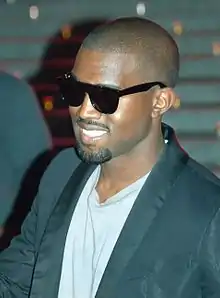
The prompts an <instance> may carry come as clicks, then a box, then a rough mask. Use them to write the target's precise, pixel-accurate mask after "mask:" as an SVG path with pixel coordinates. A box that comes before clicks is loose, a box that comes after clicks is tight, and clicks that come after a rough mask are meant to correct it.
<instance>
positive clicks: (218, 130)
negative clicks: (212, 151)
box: [215, 121, 220, 137]
mask: <svg viewBox="0 0 220 298" xmlns="http://www.w3.org/2000/svg"><path fill="white" fill-rule="evenodd" d="M215 128H216V133H217V136H218V137H220V121H218V122H217V123H216V126H215Z"/></svg>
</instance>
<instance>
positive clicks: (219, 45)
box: [212, 42, 220, 56]
mask: <svg viewBox="0 0 220 298" xmlns="http://www.w3.org/2000/svg"><path fill="white" fill-rule="evenodd" d="M212 52H213V54H214V55H215V56H219V55H220V42H213V44H212Z"/></svg>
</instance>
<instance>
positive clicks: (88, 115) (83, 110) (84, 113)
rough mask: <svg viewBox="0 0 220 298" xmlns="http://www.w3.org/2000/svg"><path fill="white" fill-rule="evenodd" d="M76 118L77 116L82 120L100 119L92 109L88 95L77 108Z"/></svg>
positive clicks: (98, 113) (98, 114)
mask: <svg viewBox="0 0 220 298" xmlns="http://www.w3.org/2000/svg"><path fill="white" fill-rule="evenodd" d="M77 116H79V117H81V118H83V119H100V118H101V113H100V112H99V111H97V110H96V109H95V108H94V107H93V105H92V103H91V100H90V98H89V95H88V94H86V96H85V99H84V101H83V103H82V104H81V106H80V107H79V109H78V113H77Z"/></svg>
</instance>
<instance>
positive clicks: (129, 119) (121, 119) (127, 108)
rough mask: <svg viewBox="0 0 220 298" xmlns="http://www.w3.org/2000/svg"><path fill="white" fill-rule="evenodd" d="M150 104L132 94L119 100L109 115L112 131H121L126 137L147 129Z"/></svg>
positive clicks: (149, 119) (150, 109)
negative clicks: (116, 107) (114, 110)
mask: <svg viewBox="0 0 220 298" xmlns="http://www.w3.org/2000/svg"><path fill="white" fill-rule="evenodd" d="M151 113H152V106H151V105H150V104H149V103H148V101H147V100H143V98H138V96H136V97H135V96H132V97H131V98H122V99H120V101H119V106H118V109H117V111H116V112H115V113H114V114H113V115H112V116H111V122H112V126H113V128H114V131H116V130H117V132H118V133H119V131H120V133H123V135H124V136H126V137H127V138H129V137H134V135H135V134H140V133H144V131H145V130H148V128H149V127H148V126H149V125H150V122H151Z"/></svg>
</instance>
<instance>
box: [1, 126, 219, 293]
mask: <svg viewBox="0 0 220 298" xmlns="http://www.w3.org/2000/svg"><path fill="white" fill-rule="evenodd" d="M164 134H165V138H167V139H168V140H169V142H168V144H167V145H166V146H165V150H164V152H163V153H162V154H161V157H160V159H159V161H158V162H157V164H156V165H155V166H154V168H153V170H152V172H151V174H150V175H149V177H148V179H147V181H146V183H145V185H144V186H143V188H142V190H141V192H140V193H139V196H138V198H137V200H136V202H135V204H134V206H133V208H132V211H131V213H130V214H129V217H128V218H127V221H126V223H125V225H124V228H123V230H122V232H121V234H120V237H119V239H118V241H117V243H116V246H115V248H114V250H113V252H112V255H111V258H110V260H109V263H108V265H107V268H106V270H105V273H104V276H103V278H102V280H101V283H100V286H99V288H98V291H97V294H96V298H125V297H126V298H146V297H147V298H207V297H209V298H211V297H212V298H219V297H220V212H219V207H220V183H219V180H218V179H217V178H216V177H215V176H214V175H212V174H211V173H210V172H209V171H207V170H206V169H205V168H203V167H202V166H201V165H199V164H197V163H196V162H195V161H194V160H192V159H191V158H189V156H188V155H187V154H186V153H185V152H184V151H183V150H182V149H181V148H180V147H179V145H178V143H177V141H176V138H175V134H174V132H173V130H172V129H171V128H169V127H165V129H164ZM78 164H79V161H78V159H77V158H76V156H75V155H74V151H73V150H72V149H68V150H65V151H63V152H62V153H61V154H60V155H59V156H58V157H57V158H56V159H55V160H54V161H53V162H52V164H51V165H50V166H49V168H48V170H47V172H46V173H45V175H44V177H43V179H42V182H41V184H40V187H39V193H38V197H37V198H36V200H35V202H34V204H33V207H32V210H31V212H30V214H29V215H28V217H27V219H26V221H25V223H24V225H23V229H22V234H21V235H20V236H19V237H17V238H16V239H14V240H13V242H12V244H11V247H10V248H9V249H7V250H6V251H4V252H3V253H2V254H1V255H0V298H14V297H16V298H24V297H31V298H43V297H44V298H56V297H57V293H58V288H59V280H60V274H61V265H62V258H63V251H64V245H65V238H66V234H67V231H68V227H69V224H70V221H71V218H72V214H73V212H74V208H75V206H76V203H77V200H78V198H79V195H80V193H81V191H82V189H83V187H84V185H85V183H86V181H87V179H88V178H89V176H90V174H91V173H92V171H93V170H94V168H95V166H91V165H87V164H83V163H81V164H80V165H79V166H78V167H77V165H78ZM137 166H138V165H137ZM76 167H77V169H76V170H75V172H74V173H73V175H72V171H73V168H76ZM68 179H70V180H69V182H68V184H67V186H66V187H65V190H64V191H63V188H64V186H65V185H66V182H67V180H68ZM79 228H80V227H79ZM82 278H83V277H82ZM67 298H69V297H67ZM82 298H87V297H82Z"/></svg>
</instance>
